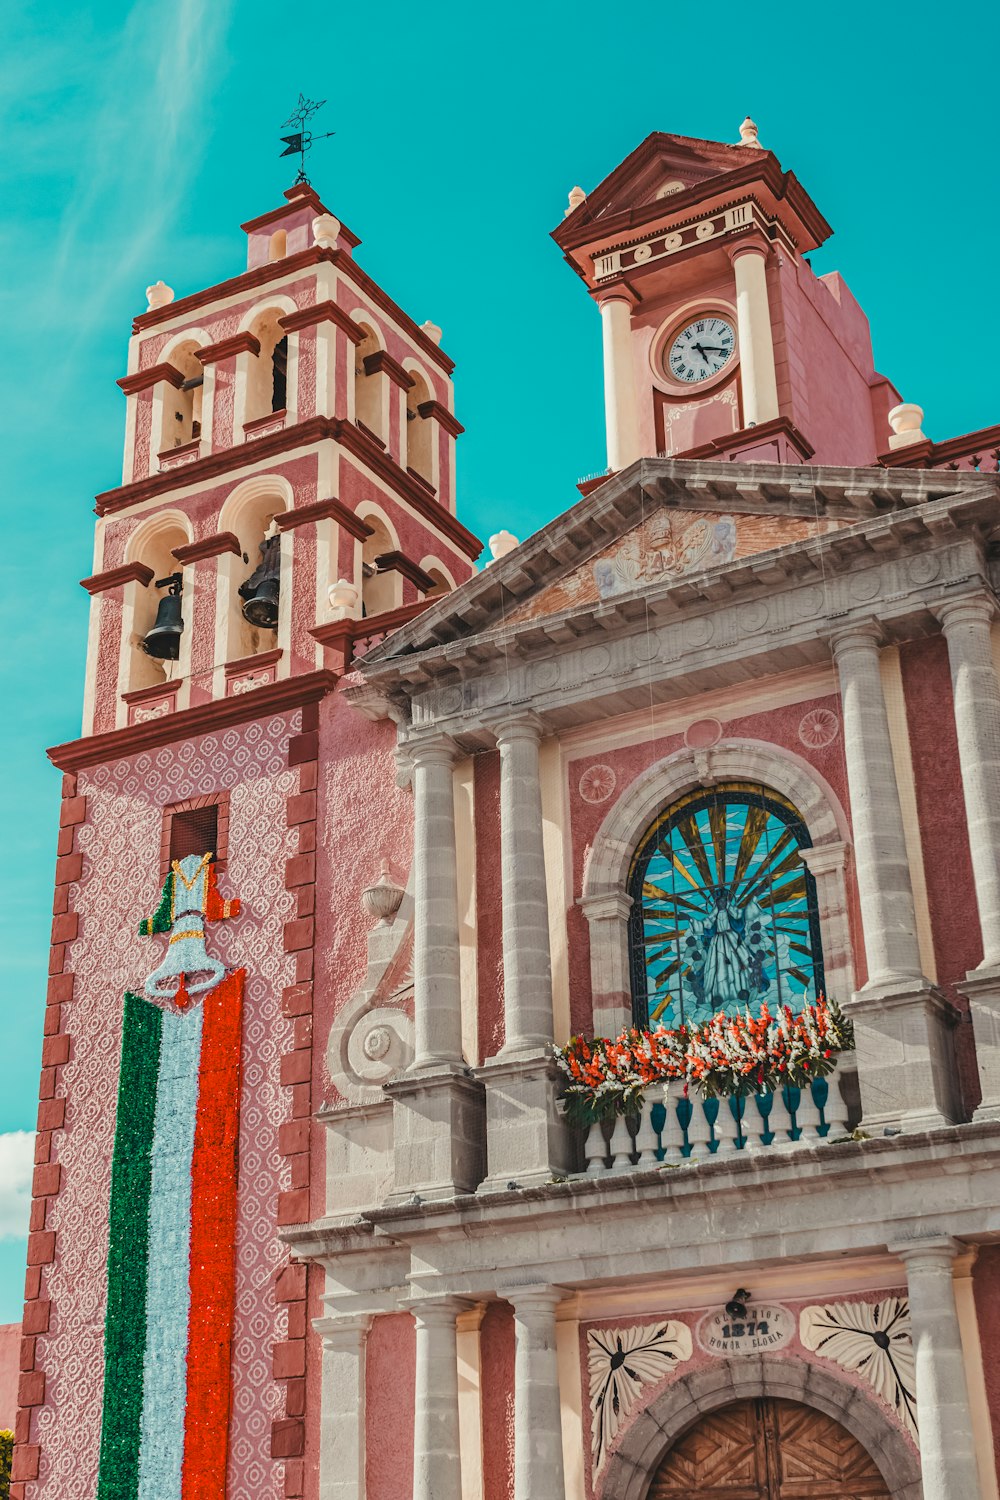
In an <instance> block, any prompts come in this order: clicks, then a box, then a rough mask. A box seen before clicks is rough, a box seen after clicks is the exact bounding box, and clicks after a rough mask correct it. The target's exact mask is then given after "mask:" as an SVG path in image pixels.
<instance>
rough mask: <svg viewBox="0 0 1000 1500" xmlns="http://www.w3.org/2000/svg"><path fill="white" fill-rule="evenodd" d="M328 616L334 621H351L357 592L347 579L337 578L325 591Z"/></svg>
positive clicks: (355, 606) (355, 609)
mask: <svg viewBox="0 0 1000 1500" xmlns="http://www.w3.org/2000/svg"><path fill="white" fill-rule="evenodd" d="M326 598H327V603H328V604H329V606H330V614H331V615H332V616H333V618H334V619H335V620H353V619H354V617H355V613H356V611H357V607H358V591H357V589H356V588H355V586H354V584H353V583H352V582H351V581H350V579H349V578H338V579H337V582H336V583H332V584H331V585H330V587H329V588H328V589H327V591H326Z"/></svg>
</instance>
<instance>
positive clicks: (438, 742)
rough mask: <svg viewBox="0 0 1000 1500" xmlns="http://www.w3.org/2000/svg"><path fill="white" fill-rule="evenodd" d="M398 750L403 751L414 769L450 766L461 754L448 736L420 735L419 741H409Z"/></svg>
mask: <svg viewBox="0 0 1000 1500" xmlns="http://www.w3.org/2000/svg"><path fill="white" fill-rule="evenodd" d="M400 749H401V750H405V752H406V754H407V755H408V756H409V759H410V764H411V765H412V766H413V767H414V768H418V767H422V766H452V765H454V764H455V761H456V760H457V759H458V757H459V755H460V754H461V752H460V750H459V748H458V746H457V745H456V743H455V741H454V740H453V739H452V738H451V736H450V735H448V734H435V735H422V736H421V737H420V738H419V739H409V740H406V741H405V742H404V744H403V745H401V746H400Z"/></svg>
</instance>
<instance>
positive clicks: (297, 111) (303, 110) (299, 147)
mask: <svg viewBox="0 0 1000 1500" xmlns="http://www.w3.org/2000/svg"><path fill="white" fill-rule="evenodd" d="M325 103H326V100H325V99H307V98H306V96H305V94H300V95H299V102H298V104H296V106H295V108H294V109H293V110H292V112H291V114H290V115H289V116H288V119H287V120H286V121H285V123H284V125H282V127H281V128H282V130H288V129H289V127H290V126H295V127H296V128H295V131H294V134H292V135H283V136H282V137H281V139H282V140H283V141H284V143H285V149H284V151H282V153H281V154H282V156H297V157H298V158H299V173H298V176H297V177H296V179H295V181H296V183H299V182H304V183H307V184H308V182H309V178H308V177H307V176H306V152H307V151H310V150H311V149H312V146H313V143H314V142H315V141H325V140H326V139H327V138H328V137H329V136H331V135H336V131H335V130H327V131H326V132H325V133H324V134H323V135H314V134H313V133H312V131H311V130H307V129H306V123H307V121H309V120H310V119H312V117H313V115H314V114H315V113H316V111H317V110H318V109H322V108H323V105H324V104H325Z"/></svg>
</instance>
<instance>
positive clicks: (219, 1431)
mask: <svg viewBox="0 0 1000 1500" xmlns="http://www.w3.org/2000/svg"><path fill="white" fill-rule="evenodd" d="M245 978H246V970H245V969H237V970H235V971H234V972H233V973H232V974H227V975H226V977H225V979H222V980H220V981H219V983H218V984H217V985H216V987H215V988H214V989H213V990H211V991H210V992H209V994H207V995H206V996H205V1000H204V1006H205V1014H204V1021H203V1029H202V1041H201V1065H200V1068H199V1074H198V1114H197V1120H196V1124H195V1138H194V1156H193V1160H192V1164H191V1272H190V1289H191V1312H190V1322H189V1328H188V1356H187V1371H188V1387H187V1407H186V1411H185V1417H184V1468H183V1474H182V1481H181V1495H182V1500H220V1497H222V1496H224V1495H225V1493H226V1463H227V1459H228V1436H229V1409H230V1402H231V1397H232V1339H233V1314H234V1307H235V1298H236V1189H237V1178H238V1149H239V1119H240V1081H241V1071H242V1070H241V1038H242V1023H243V981H244V979H245Z"/></svg>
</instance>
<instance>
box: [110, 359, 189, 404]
mask: <svg viewBox="0 0 1000 1500" xmlns="http://www.w3.org/2000/svg"><path fill="white" fill-rule="evenodd" d="M185 379H186V377H185V376H184V375H182V374H181V372H180V370H178V369H175V368H174V366H173V365H171V364H162V365H150V366H149V368H148V369H147V370H136V372H135V374H134V375H123V376H122V378H121V380H119V381H116V384H117V385H118V386H119V387H120V388H121V389H122V390H123V391H124V392H125V394H126V396H137V395H138V394H139V392H140V391H148V390H150V389H151V388H152V387H153V386H154V385H159V383H160V381H161V380H168V381H169V382H170V384H171V385H172V386H174V387H175V388H176V389H177V390H180V388H181V386H182V385H183V384H184V381H185Z"/></svg>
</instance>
